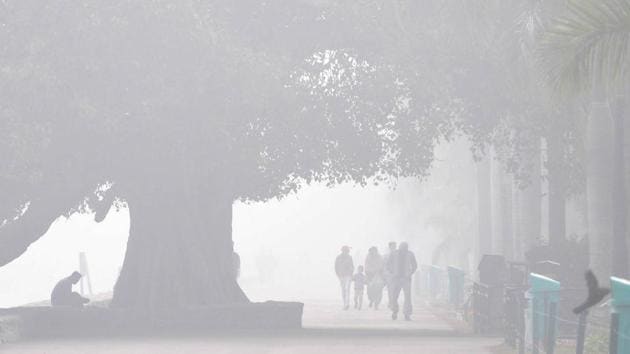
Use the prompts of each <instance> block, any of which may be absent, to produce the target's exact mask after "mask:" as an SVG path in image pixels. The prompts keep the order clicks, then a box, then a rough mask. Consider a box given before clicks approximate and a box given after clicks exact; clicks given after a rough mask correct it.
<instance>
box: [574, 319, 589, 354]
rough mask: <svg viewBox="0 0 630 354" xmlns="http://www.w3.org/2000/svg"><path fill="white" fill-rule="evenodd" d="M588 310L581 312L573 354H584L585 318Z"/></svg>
mask: <svg viewBox="0 0 630 354" xmlns="http://www.w3.org/2000/svg"><path fill="white" fill-rule="evenodd" d="M587 317H588V310H584V311H582V313H581V314H580V320H579V323H578V333H577V343H576V346H575V354H584V340H585V339H586V318H587Z"/></svg>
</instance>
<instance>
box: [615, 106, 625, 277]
mask: <svg viewBox="0 0 630 354" xmlns="http://www.w3.org/2000/svg"><path fill="white" fill-rule="evenodd" d="M625 115H626V101H625V97H624V95H618V96H616V97H615V99H614V101H613V102H612V118H613V133H614V136H613V171H612V172H613V183H612V185H613V188H612V205H613V249H612V275H614V276H618V277H624V278H625V277H627V276H628V252H627V247H628V245H627V242H626V237H627V231H628V230H627V225H626V214H627V207H626V186H625V175H624V174H625V158H624V141H625Z"/></svg>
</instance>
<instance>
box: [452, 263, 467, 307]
mask: <svg viewBox="0 0 630 354" xmlns="http://www.w3.org/2000/svg"><path fill="white" fill-rule="evenodd" d="M465 275H466V273H465V272H464V271H463V270H461V269H459V268H455V267H451V266H449V267H448V301H449V302H450V303H451V305H453V306H455V308H458V307H459V306H461V305H462V303H464V278H465Z"/></svg>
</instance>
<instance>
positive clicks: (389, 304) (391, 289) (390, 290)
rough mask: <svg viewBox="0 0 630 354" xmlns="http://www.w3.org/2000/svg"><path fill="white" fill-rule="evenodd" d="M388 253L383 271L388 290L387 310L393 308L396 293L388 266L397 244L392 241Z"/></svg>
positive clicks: (384, 259)
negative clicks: (393, 295) (393, 298)
mask: <svg viewBox="0 0 630 354" xmlns="http://www.w3.org/2000/svg"><path fill="white" fill-rule="evenodd" d="M387 246H388V253H387V254H386V255H385V257H384V258H383V262H384V264H385V267H384V269H383V280H384V281H385V287H386V288H387V308H389V309H391V308H392V294H393V293H394V286H393V281H392V279H393V275H392V273H391V272H390V270H389V267H388V266H387V265H388V264H389V261H390V259H391V258H392V255H393V254H394V253H395V252H396V242H394V241H392V242H390V243H389V244H388V245H387Z"/></svg>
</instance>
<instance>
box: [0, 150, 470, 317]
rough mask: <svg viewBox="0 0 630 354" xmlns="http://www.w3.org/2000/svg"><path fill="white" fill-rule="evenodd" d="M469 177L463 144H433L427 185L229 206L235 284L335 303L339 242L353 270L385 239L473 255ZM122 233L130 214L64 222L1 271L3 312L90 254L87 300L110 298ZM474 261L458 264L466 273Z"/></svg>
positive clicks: (309, 193) (264, 294)
mask: <svg viewBox="0 0 630 354" xmlns="http://www.w3.org/2000/svg"><path fill="white" fill-rule="evenodd" d="M474 171H475V166H474V161H473V159H472V155H471V153H470V151H469V147H468V143H467V142H466V141H465V140H463V139H462V140H461V141H458V142H456V143H445V144H441V145H440V146H438V148H437V149H436V161H435V162H434V166H433V168H432V174H431V175H430V176H429V177H427V179H426V180H424V181H422V180H420V179H414V178H406V179H402V180H400V181H398V182H397V183H396V184H395V185H393V184H391V185H385V184H381V185H378V186H377V185H373V184H368V185H366V186H359V185H355V184H343V185H340V186H336V187H334V188H329V187H328V186H326V185H323V184H313V185H305V186H303V187H302V188H301V189H300V190H299V191H298V192H297V193H294V194H291V195H288V196H286V197H284V198H282V199H272V200H270V201H268V202H264V203H243V202H235V203H234V206H233V211H234V219H233V222H232V227H233V238H234V248H235V250H236V251H237V252H238V253H239V255H240V257H241V276H240V279H239V283H240V284H241V286H242V287H243V289H244V291H245V292H246V294H248V296H249V297H250V299H251V300H253V301H266V300H269V299H276V300H296V301H305V300H313V299H318V300H321V299H337V298H338V296H339V294H338V284H337V283H338V280H337V278H336V277H335V275H334V269H333V268H334V267H333V263H334V258H335V256H336V255H337V254H338V253H339V249H340V247H341V246H342V245H349V246H351V247H352V251H351V254H352V256H353V258H354V261H355V265H359V264H363V261H364V259H365V256H366V254H367V249H368V248H369V247H371V246H377V247H378V248H379V251H380V252H381V253H385V252H386V249H387V243H388V242H389V241H397V242H401V241H407V242H409V243H410V246H411V248H412V250H413V251H414V252H415V253H416V255H417V257H418V262H419V263H421V264H431V262H432V258H433V257H434V256H435V255H434V253H435V252H436V249H438V247H439V246H440V245H441V244H445V245H446V246H447V247H446V248H447V249H449V250H450V251H452V252H451V253H452V254H451V255H450V257H451V259H449V258H448V257H449V254H448V252H447V254H446V255H444V256H440V257H437V258H436V259H435V261H436V263H438V264H439V263H441V264H447V263H449V261H451V260H455V261H458V258H459V257H460V256H461V255H462V254H463V255H466V257H467V255H469V254H470V255H471V256H472V254H473V253H472V252H474V250H473V243H474V239H475V238H476V237H475V235H476V231H475V230H476V224H475V216H474V213H475V212H476V211H475V203H476V200H475V193H476V192H475V186H474V183H473V182H474V180H472V181H471V180H470V178H469V176H470V175H471V174H472V173H474ZM128 236H129V213H128V210H127V209H126V208H121V209H120V210H116V208H115V207H112V209H111V210H110V212H109V214H108V215H107V218H106V219H105V220H104V221H103V222H102V223H100V224H99V223H96V222H95V221H94V216H93V214H79V213H77V214H73V215H72V216H70V218H65V217H60V218H59V219H57V221H55V223H54V224H53V225H52V227H51V228H50V230H48V232H47V233H46V234H45V235H44V236H43V237H42V238H41V239H40V240H38V241H37V242H35V243H34V244H33V245H31V247H29V249H28V251H27V252H26V253H25V254H24V255H23V256H22V257H20V258H18V259H16V260H15V261H14V262H11V263H9V264H7V265H6V266H4V267H2V268H0V283H2V284H4V285H5V286H6V287H7V288H8V289H11V291H3V292H0V307H10V306H19V305H23V304H25V303H31V302H38V301H43V300H46V299H48V298H49V296H50V290H51V289H52V287H53V286H54V285H55V283H56V282H57V281H58V280H59V279H61V278H63V277H65V276H67V275H68V274H70V273H71V272H72V271H73V270H76V269H78V267H79V257H78V254H79V252H85V253H86V256H87V260H88V266H89V271H90V277H91V285H92V290H93V293H94V294H95V295H97V294H102V295H110V296H111V291H112V289H113V286H114V284H115V282H116V279H117V277H118V272H119V270H120V267H121V266H122V262H123V258H124V254H125V249H126V243H127V238H128ZM454 241H457V242H454ZM445 257H446V258H445ZM470 262H472V259H470V260H469V259H467V258H465V259H464V260H460V261H459V263H460V265H461V266H462V267H464V268H470V267H471V263H470ZM106 297H107V296H106Z"/></svg>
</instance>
